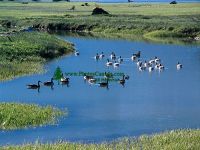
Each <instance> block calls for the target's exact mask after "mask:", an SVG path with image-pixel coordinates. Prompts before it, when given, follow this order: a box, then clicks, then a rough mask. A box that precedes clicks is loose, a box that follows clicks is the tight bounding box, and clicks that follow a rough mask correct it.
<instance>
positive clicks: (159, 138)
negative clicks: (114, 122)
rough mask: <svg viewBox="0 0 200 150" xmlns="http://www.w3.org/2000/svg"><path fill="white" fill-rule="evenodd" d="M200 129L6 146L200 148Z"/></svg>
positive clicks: (47, 148) (121, 149)
mask: <svg viewBox="0 0 200 150" xmlns="http://www.w3.org/2000/svg"><path fill="white" fill-rule="evenodd" d="M199 141H200V130H177V131H170V132H166V133H162V134H156V135H153V136H140V137H139V138H124V139H121V140H117V141H114V142H111V143H101V144H80V143H65V142H59V143H55V144H38V143H36V144H28V145H22V146H6V147H2V149H9V150H18V149H20V150H26V149H37V150H54V149H59V150H76V149H77V150H94V149H96V150H97V149H100V150H112V149H117V150H118V149H119V150H126V149H132V150H141V149H144V150H161V149H162V150H188V149H191V150H197V149H200V143H199Z"/></svg>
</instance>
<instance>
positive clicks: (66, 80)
mask: <svg viewBox="0 0 200 150" xmlns="http://www.w3.org/2000/svg"><path fill="white" fill-rule="evenodd" d="M60 82H61V83H62V84H67V83H69V78H66V77H62V78H61V79H60Z"/></svg>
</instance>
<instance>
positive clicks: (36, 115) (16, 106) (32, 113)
mask: <svg viewBox="0 0 200 150" xmlns="http://www.w3.org/2000/svg"><path fill="white" fill-rule="evenodd" d="M64 114H66V113H65V112H63V111H61V110H59V109H57V108H53V107H51V106H45V107H42V106H38V105H35V104H21V103H0V130H12V129H20V128H27V127H34V126H41V125H45V124H54V123H56V121H57V117H59V116H62V115H64Z"/></svg>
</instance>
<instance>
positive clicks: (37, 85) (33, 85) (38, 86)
mask: <svg viewBox="0 0 200 150" xmlns="http://www.w3.org/2000/svg"><path fill="white" fill-rule="evenodd" d="M40 83H41V81H38V84H27V88H28V89H38V88H40Z"/></svg>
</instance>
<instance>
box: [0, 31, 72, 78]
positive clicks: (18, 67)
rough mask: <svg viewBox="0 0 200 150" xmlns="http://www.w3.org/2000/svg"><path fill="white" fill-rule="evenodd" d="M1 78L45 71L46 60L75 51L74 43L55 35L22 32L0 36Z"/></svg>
mask: <svg viewBox="0 0 200 150" xmlns="http://www.w3.org/2000/svg"><path fill="white" fill-rule="evenodd" d="M0 50H1V53H0V68H1V69H0V80H5V79H12V78H14V77H16V76H22V75H27V74H31V73H38V72H42V71H43V66H42V65H43V64H44V62H46V61H48V60H50V59H53V58H56V57H59V56H63V55H64V54H68V53H70V52H73V45H72V44H71V43H67V42H65V41H63V40H60V39H58V38H56V37H55V36H53V35H49V34H47V33H39V32H20V33H13V34H8V35H3V36H0Z"/></svg>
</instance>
